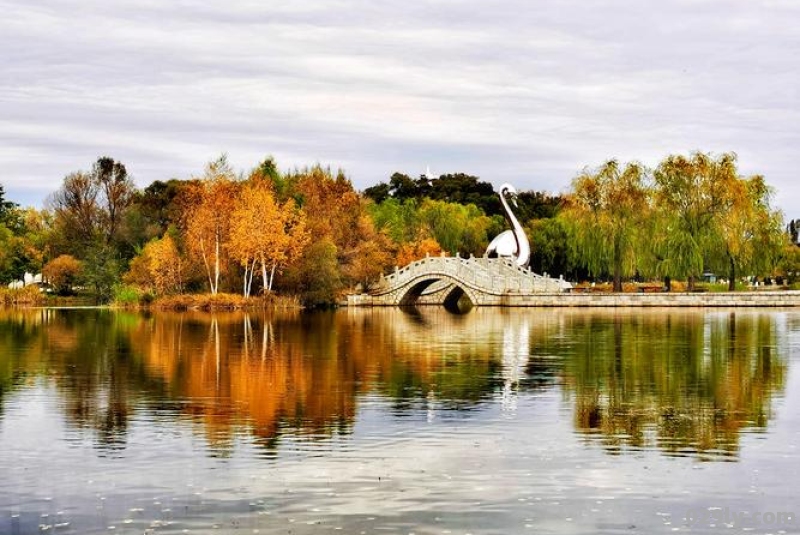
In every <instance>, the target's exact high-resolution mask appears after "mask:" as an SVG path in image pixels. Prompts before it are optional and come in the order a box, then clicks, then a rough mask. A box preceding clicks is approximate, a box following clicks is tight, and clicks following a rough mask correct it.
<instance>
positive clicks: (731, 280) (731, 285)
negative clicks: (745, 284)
mask: <svg viewBox="0 0 800 535" xmlns="http://www.w3.org/2000/svg"><path fill="white" fill-rule="evenodd" d="M728 260H729V261H730V266H729V268H730V271H729V273H728V291H729V292H732V291H734V290H736V263H735V262H734V261H733V257H732V256H728Z"/></svg>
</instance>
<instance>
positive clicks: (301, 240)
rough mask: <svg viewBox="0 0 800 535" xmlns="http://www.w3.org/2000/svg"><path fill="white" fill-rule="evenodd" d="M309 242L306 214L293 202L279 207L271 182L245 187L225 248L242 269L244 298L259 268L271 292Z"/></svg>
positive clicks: (249, 184) (265, 286) (252, 182)
mask: <svg viewBox="0 0 800 535" xmlns="http://www.w3.org/2000/svg"><path fill="white" fill-rule="evenodd" d="M308 242H309V233H308V229H307V228H306V218H305V214H304V213H303V212H302V211H300V210H298V208H297V206H296V204H295V202H294V200H293V199H288V200H287V201H286V202H284V203H278V202H277V200H276V198H275V195H274V193H273V191H272V188H271V185H270V182H268V181H266V180H262V179H258V178H256V179H253V180H251V181H250V182H249V183H248V184H246V185H245V186H244V187H243V188H242V189H241V191H240V192H239V196H238V198H237V201H236V204H235V207H234V209H233V212H232V213H231V233H230V241H229V243H228V247H229V249H230V253H231V255H232V256H233V257H234V258H236V259H237V261H238V262H239V263H240V265H241V266H242V267H243V268H244V290H243V293H244V296H245V297H247V296H249V295H250V294H251V291H252V282H253V275H254V274H255V271H256V268H257V266H259V265H260V267H261V276H262V282H263V289H264V292H271V291H272V286H273V281H274V278H275V273H276V271H278V270H280V269H282V268H283V267H284V266H286V265H287V264H289V263H291V262H293V261H294V260H295V259H296V258H297V257H298V256H299V255H300V254H301V253H302V251H303V249H304V248H305V246H306V245H307V244H308Z"/></svg>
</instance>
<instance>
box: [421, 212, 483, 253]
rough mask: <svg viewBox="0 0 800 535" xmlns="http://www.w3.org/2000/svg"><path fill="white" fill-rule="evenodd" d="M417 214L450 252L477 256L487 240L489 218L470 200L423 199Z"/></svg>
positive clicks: (432, 234)
mask: <svg viewBox="0 0 800 535" xmlns="http://www.w3.org/2000/svg"><path fill="white" fill-rule="evenodd" d="M419 218H420V221H421V222H422V224H423V225H424V227H425V228H426V229H427V231H428V233H429V234H430V235H431V236H432V237H433V238H434V239H435V240H436V241H437V242H438V243H439V245H441V246H442V249H444V250H445V251H447V252H449V253H450V254H453V255H456V254H459V253H464V254H470V253H471V254H474V255H476V256H480V255H482V254H483V251H484V250H485V249H486V246H487V244H488V242H489V240H488V232H489V229H490V228H492V219H491V218H489V217H488V216H486V215H485V214H484V213H483V212H482V211H481V210H480V208H478V207H477V206H475V205H474V204H469V205H466V206H464V205H461V204H456V203H448V202H445V201H433V200H430V199H426V200H425V201H423V202H422V205H421V206H420V208H419Z"/></svg>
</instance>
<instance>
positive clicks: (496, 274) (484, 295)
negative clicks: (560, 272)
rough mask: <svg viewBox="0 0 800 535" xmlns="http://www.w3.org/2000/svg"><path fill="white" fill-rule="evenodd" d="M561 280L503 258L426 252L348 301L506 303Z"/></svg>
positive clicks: (550, 289) (553, 288)
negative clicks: (463, 256) (435, 255)
mask: <svg viewBox="0 0 800 535" xmlns="http://www.w3.org/2000/svg"><path fill="white" fill-rule="evenodd" d="M564 285H565V283H564V281H563V280H561V279H553V278H549V277H545V276H542V275H537V274H536V273H533V272H531V271H528V270H527V269H523V268H520V267H519V266H517V265H516V264H515V263H514V262H513V261H512V260H510V259H506V258H458V257H444V256H442V257H429V258H424V259H422V260H418V261H416V262H412V263H411V264H409V265H407V266H405V267H404V268H396V269H395V271H394V273H391V274H389V275H386V276H381V279H380V281H379V282H378V284H377V285H376V286H375V287H373V288H372V289H371V290H370V291H369V293H366V294H360V295H350V296H348V305H350V306H406V305H416V304H438V305H444V306H445V307H447V308H451V307H452V308H456V307H457V303H458V302H459V301H460V300H462V299H463V298H465V297H466V298H467V299H469V301H470V302H471V303H472V305H476V306H510V305H513V304H517V303H518V302H519V301H520V299H524V296H526V295H532V294H542V293H560V292H562V291H563V289H564Z"/></svg>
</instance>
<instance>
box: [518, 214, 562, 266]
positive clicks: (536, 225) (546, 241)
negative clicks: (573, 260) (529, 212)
mask: <svg viewBox="0 0 800 535" xmlns="http://www.w3.org/2000/svg"><path fill="white" fill-rule="evenodd" d="M525 230H526V232H527V234H528V239H529V240H530V242H531V262H530V267H531V269H532V270H533V271H535V272H536V273H549V274H551V275H566V274H567V273H569V271H570V262H569V256H570V251H569V237H568V235H567V229H566V228H565V227H564V223H563V221H562V220H561V219H559V218H555V217H554V218H546V219H533V220H531V221H530V222H529V223H528V224H527V225H526V226H525Z"/></svg>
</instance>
